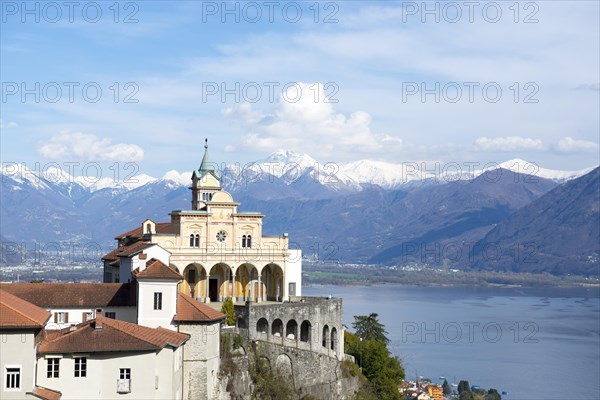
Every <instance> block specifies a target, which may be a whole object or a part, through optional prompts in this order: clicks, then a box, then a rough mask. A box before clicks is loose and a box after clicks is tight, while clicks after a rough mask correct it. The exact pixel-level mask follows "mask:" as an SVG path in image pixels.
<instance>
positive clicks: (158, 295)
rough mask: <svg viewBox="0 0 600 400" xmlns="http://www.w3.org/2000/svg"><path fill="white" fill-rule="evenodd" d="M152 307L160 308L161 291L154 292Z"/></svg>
mask: <svg viewBox="0 0 600 400" xmlns="http://www.w3.org/2000/svg"><path fill="white" fill-rule="evenodd" d="M154 309H155V310H162V292H154Z"/></svg>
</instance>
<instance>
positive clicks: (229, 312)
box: [221, 297, 235, 326]
mask: <svg viewBox="0 0 600 400" xmlns="http://www.w3.org/2000/svg"><path fill="white" fill-rule="evenodd" d="M221 312H222V313H223V314H225V315H226V316H227V318H226V319H225V322H226V323H227V325H229V326H231V325H235V307H234V306H233V300H232V299H231V297H228V298H226V299H225V301H224V302H223V305H222V306H221Z"/></svg>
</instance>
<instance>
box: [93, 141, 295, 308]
mask: <svg viewBox="0 0 600 400" xmlns="http://www.w3.org/2000/svg"><path fill="white" fill-rule="evenodd" d="M190 189H191V190H192V207H191V208H192V209H191V210H176V211H173V212H171V213H170V216H171V221H170V222H162V223H159V222H155V221H152V220H150V219H147V220H145V221H143V222H142V223H141V225H140V226H139V227H138V228H136V229H133V230H131V231H129V232H126V233H123V234H121V235H118V236H117V237H116V238H115V239H116V240H117V241H118V246H117V248H116V249H115V250H113V251H111V252H110V253H108V254H106V255H105V256H104V257H103V260H104V281H105V282H127V281H128V280H129V279H131V271H132V270H134V269H135V268H137V267H138V266H139V265H143V263H144V258H143V257H147V258H148V259H150V258H156V259H159V260H160V261H162V262H163V263H165V264H167V265H169V266H170V267H172V268H173V269H176V270H177V271H179V273H180V274H181V275H182V276H183V281H182V283H181V284H180V286H179V291H181V292H183V293H185V294H187V295H189V296H191V297H193V298H196V299H198V300H201V301H205V302H210V301H222V300H223V299H224V298H226V297H232V298H234V300H235V301H246V300H248V301H254V302H261V301H266V300H271V301H286V300H288V299H289V298H290V296H301V295H302V293H301V290H302V254H301V251H300V250H298V249H290V248H289V241H288V236H287V234H286V233H282V234H281V235H280V236H265V235H263V234H262V219H263V217H264V215H262V214H260V213H256V212H239V211H238V209H237V208H238V206H239V203H237V202H235V201H234V200H233V198H232V196H231V195H230V194H229V193H227V192H226V191H224V190H223V189H222V188H221V183H220V180H219V177H218V175H217V173H216V172H215V171H214V169H213V168H212V167H211V164H210V163H209V161H208V146H205V152H204V157H203V159H202V163H201V165H200V167H199V168H198V170H196V171H194V172H193V174H192V186H191V188H190Z"/></svg>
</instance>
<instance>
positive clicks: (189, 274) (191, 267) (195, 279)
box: [180, 263, 206, 299]
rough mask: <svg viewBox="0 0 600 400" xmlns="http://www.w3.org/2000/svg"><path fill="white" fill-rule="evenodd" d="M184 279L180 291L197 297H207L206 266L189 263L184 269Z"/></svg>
mask: <svg viewBox="0 0 600 400" xmlns="http://www.w3.org/2000/svg"><path fill="white" fill-rule="evenodd" d="M182 275H183V280H182V282H181V286H180V288H181V289H180V291H181V292H182V293H184V294H186V295H188V296H191V297H193V298H195V299H197V298H201V297H206V293H205V281H206V272H205V271H204V267H203V266H202V265H200V264H198V263H191V264H188V265H187V266H186V267H185V268H184V269H183V274H182Z"/></svg>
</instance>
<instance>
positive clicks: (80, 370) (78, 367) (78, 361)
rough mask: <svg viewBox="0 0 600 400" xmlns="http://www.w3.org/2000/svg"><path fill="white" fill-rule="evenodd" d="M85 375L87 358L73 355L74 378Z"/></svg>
mask: <svg viewBox="0 0 600 400" xmlns="http://www.w3.org/2000/svg"><path fill="white" fill-rule="evenodd" d="M86 376H87V358H86V357H75V378H85V377H86Z"/></svg>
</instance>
